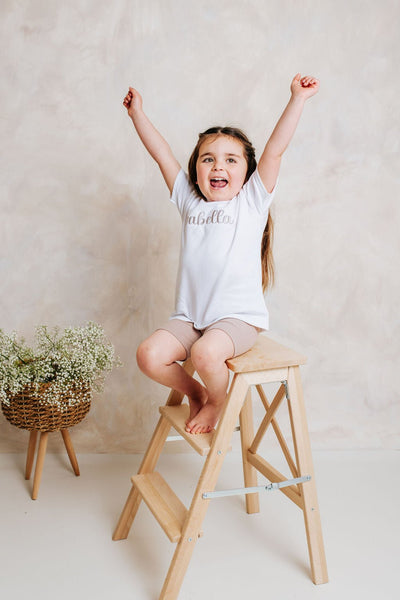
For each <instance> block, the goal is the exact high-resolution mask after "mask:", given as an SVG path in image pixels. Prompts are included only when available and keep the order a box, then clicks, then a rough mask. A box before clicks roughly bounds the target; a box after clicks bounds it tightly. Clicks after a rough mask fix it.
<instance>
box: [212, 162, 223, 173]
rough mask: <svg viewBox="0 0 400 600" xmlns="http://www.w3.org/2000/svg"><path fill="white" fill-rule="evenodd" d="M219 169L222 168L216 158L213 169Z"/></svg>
mask: <svg viewBox="0 0 400 600" xmlns="http://www.w3.org/2000/svg"><path fill="white" fill-rule="evenodd" d="M221 170H222V166H221V162H220V161H219V160H218V159H215V162H214V164H213V171H221Z"/></svg>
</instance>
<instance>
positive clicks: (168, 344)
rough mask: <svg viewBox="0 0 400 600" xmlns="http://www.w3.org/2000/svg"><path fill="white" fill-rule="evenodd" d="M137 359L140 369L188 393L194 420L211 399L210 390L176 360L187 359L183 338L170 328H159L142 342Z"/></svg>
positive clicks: (167, 384)
mask: <svg viewBox="0 0 400 600" xmlns="http://www.w3.org/2000/svg"><path fill="white" fill-rule="evenodd" d="M136 358H137V363H138V366H139V368H140V369H141V371H143V373H145V374H146V375H148V377H151V379H153V380H154V381H157V382H158V383H161V384H163V385H165V386H167V387H169V388H173V389H174V390H177V391H178V392H182V393H183V394H186V395H187V397H188V399H189V405H190V416H189V420H191V419H193V417H194V416H195V415H196V414H197V413H198V412H199V411H200V409H201V408H202V406H203V405H204V404H205V402H206V401H207V398H208V396H207V390H206V389H205V388H204V387H203V386H202V385H201V383H200V382H199V381H196V379H194V378H193V377H191V376H190V375H188V373H186V371H185V370H184V369H183V368H182V367H181V365H179V364H178V363H177V362H176V361H177V360H185V358H186V351H185V349H184V347H183V346H182V344H181V343H180V342H179V340H178V339H177V338H176V337H175V336H174V335H172V333H170V332H169V331H166V330H165V329H158V330H157V331H155V332H154V333H153V334H152V335H151V336H150V337H149V338H147V339H146V340H144V342H142V343H141V344H140V346H139V348H138V350H137V354H136Z"/></svg>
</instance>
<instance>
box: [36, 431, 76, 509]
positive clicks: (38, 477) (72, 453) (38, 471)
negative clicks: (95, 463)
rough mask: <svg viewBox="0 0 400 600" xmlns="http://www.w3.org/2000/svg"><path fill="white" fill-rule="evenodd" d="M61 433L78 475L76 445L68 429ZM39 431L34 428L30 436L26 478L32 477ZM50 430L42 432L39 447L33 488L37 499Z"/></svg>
mask: <svg viewBox="0 0 400 600" xmlns="http://www.w3.org/2000/svg"><path fill="white" fill-rule="evenodd" d="M60 431H61V435H62V438H63V440H64V444H65V448H66V450H67V453H68V457H69V460H70V461H71V465H72V468H73V470H74V473H75V475H76V476H78V475H80V471H79V466H78V461H77V459H76V454H75V451H74V447H73V446H72V442H71V438H70V435H69V431H68V429H61V430H60ZM38 433H39V432H38V431H36V430H32V431H31V433H30V436H29V444H28V452H27V455H26V467H25V479H30V478H31V473H32V467H33V462H34V459H35V450H36V442H37V437H38ZM48 436H49V432H48V431H42V432H41V433H40V440H39V447H38V451H37V458H36V467H35V476H34V478H33V490H32V500H36V499H37V497H38V494H39V486H40V481H41V479H42V472H43V465H44V458H45V456H46V450H47V441H48Z"/></svg>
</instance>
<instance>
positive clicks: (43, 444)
mask: <svg viewBox="0 0 400 600" xmlns="http://www.w3.org/2000/svg"><path fill="white" fill-rule="evenodd" d="M48 437H49V433H48V431H44V432H42V433H41V434H40V441H39V450H38V454H37V459H36V468H35V478H34V480H33V491H32V500H36V498H37V497H38V493H39V486H40V480H41V478H42V471H43V464H44V457H45V456H46V450H47V440H48Z"/></svg>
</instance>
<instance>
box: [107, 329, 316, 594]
mask: <svg viewBox="0 0 400 600" xmlns="http://www.w3.org/2000/svg"><path fill="white" fill-rule="evenodd" d="M305 362H306V359H305V358H304V357H303V356H301V355H300V354H298V353H297V352H294V351H293V350H291V349H289V348H286V347H285V346H282V345H281V344H278V343H277V342H275V341H273V340H271V339H269V338H268V337H266V336H264V335H259V336H258V340H257V343H256V345H255V346H254V347H253V348H252V349H251V350H249V351H248V352H246V353H245V354H242V355H240V356H238V357H236V358H233V359H230V360H228V361H227V365H228V367H229V369H230V370H231V371H232V372H233V378H232V382H231V385H230V388H229V392H228V396H227V401H226V404H225V408H224V411H223V413H222V415H221V418H220V420H219V423H218V427H217V429H216V431H215V432H211V433H205V434H197V435H194V434H190V433H187V432H186V431H185V421H186V419H187V416H188V410H189V407H188V406H187V405H185V404H184V405H182V400H183V396H182V394H180V393H179V392H177V391H175V390H172V391H171V393H170V395H169V397H168V400H167V403H166V405H165V406H162V407H161V408H160V413H161V416H160V419H159V421H158V424H157V427H156V429H155V431H154V434H153V437H152V438H151V441H150V444H149V447H148V449H147V452H146V454H145V456H144V458H143V461H142V464H141V466H140V468H139V472H138V474H137V475H135V476H133V477H132V479H131V480H132V488H131V491H130V494H129V496H128V499H127V501H126V504H125V506H124V509H123V511H122V513H121V516H120V518H119V521H118V524H117V527H116V529H115V532H114V535H113V540H121V539H126V538H127V537H128V534H129V531H130V528H131V526H132V523H133V520H134V518H135V515H136V513H137V510H138V508H139V505H140V502H141V500H144V501H145V503H146V504H147V506H148V507H149V508H150V510H151V512H152V513H153V515H154V516H155V517H156V519H157V521H158V522H159V523H160V525H161V527H162V528H163V529H164V531H165V533H166V534H167V536H168V538H169V539H170V540H171V542H175V543H177V546H176V549H175V553H174V556H173V558H172V562H171V565H170V568H169V571H168V574H167V577H166V579H165V582H164V586H163V588H162V590H161V594H160V600H175V599H176V598H177V596H178V594H179V590H180V588H181V585H182V582H183V578H184V576H185V573H186V570H187V567H188V565H189V562H190V558H191V555H192V552H193V550H194V546H195V543H196V541H197V539H198V538H199V537H200V536H201V535H202V532H201V526H202V523H203V520H204V517H205V514H206V511H207V508H208V504H209V502H210V499H211V498H212V497H213V496H214V495H215V496H216V495H232V494H233V493H242V494H246V510H247V512H248V513H249V514H250V513H256V512H259V491H260V490H264V489H265V490H267V491H271V490H272V489H280V491H281V492H282V493H283V494H285V495H286V496H287V497H288V498H290V500H292V501H293V502H294V503H295V504H296V505H297V506H298V507H299V508H300V509H301V510H302V511H303V515H304V522H305V528H306V535H307V543H308V550H309V557H310V564H311V577H312V580H313V582H314V583H315V584H321V583H326V582H327V581H328V574H327V567H326V559H325V551H324V544H323V538H322V530H321V520H320V514H319V508H318V500H317V491H316V485H315V478H314V471H313V463H312V456H311V447H310V440H309V435H308V429H307V421H306V413H305V407H304V401H303V394H302V387H301V380H300V372H299V365H302V364H304V363H305ZM184 368H185V369H186V371H187V372H188V373H189V374H191V375H192V374H193V372H194V369H193V366H192V364H191V361H190V359H189V360H187V361H186V362H185V363H184ZM271 382H281V385H280V387H279V389H278V391H277V393H276V395H275V397H274V399H273V400H272V402H271V403H269V402H268V400H267V397H266V395H265V393H264V390H263V388H262V384H264V383H271ZM251 386H255V388H256V390H257V392H258V394H259V396H260V398H261V401H262V403H263V405H264V407H265V410H266V415H265V417H264V418H263V420H262V422H261V424H260V426H259V429H258V431H257V433H256V435H254V427H253V414H252V402H251ZM284 398H286V399H287V403H288V410H289V416H290V422H291V429H292V437H293V446H294V451H295V458H293V457H292V456H291V453H290V450H289V447H288V445H287V443H286V441H285V439H284V436H283V435H282V432H281V430H280V428H279V425H278V423H277V420H276V417H275V413H276V411H277V409H278V407H279V406H280V405H281V403H282V401H283V399H284ZM238 418H239V422H240V436H241V445H242V459H243V472H244V483H245V486H246V487H245V488H244V489H242V490H228V491H227V492H214V489H215V485H216V483H217V479H218V476H219V472H220V470H221V467H222V463H223V461H224V458H225V455H226V453H227V451H228V450H229V449H230V442H231V438H232V434H233V431H234V429H235V426H236V423H237V420H238ZM171 426H172V427H173V428H174V429H175V430H176V431H177V432H178V433H179V434H180V435H181V436H182V437H183V438H184V439H185V440H186V441H187V442H188V443H189V444H190V445H191V446H192V447H193V448H194V449H195V450H196V451H197V452H198V453H199V454H200V455H201V456H206V457H207V458H206V459H205V463H204V466H203V469H202V472H201V475H200V478H199V481H198V484H197V487H196V491H195V493H194V496H193V499H192V503H191V505H190V508H189V509H188V510H187V509H186V507H185V506H184V505H183V504H182V502H181V501H180V500H179V498H178V497H177V496H176V495H175V493H174V492H173V490H172V489H171V488H170V487H169V485H168V484H167V483H166V481H164V479H163V478H162V476H161V475H160V474H159V473H158V472H156V471H155V467H156V464H157V462H158V459H159V456H160V454H161V452H162V449H163V446H164V444H165V441H166V439H167V437H168V434H169V431H170V429H171ZM269 426H272V428H273V429H274V432H275V435H276V437H277V439H278V442H279V444H280V446H281V448H282V451H283V454H284V456H285V458H286V461H287V463H288V467H289V469H290V471H291V474H292V476H293V480H288V479H287V477H285V476H284V475H282V473H280V472H279V471H278V470H277V469H275V468H274V467H273V466H272V465H271V464H269V463H268V462H267V461H266V460H265V459H264V458H263V457H262V456H260V455H259V454H257V450H258V448H259V445H260V443H261V440H262V439H263V437H264V435H265V433H266V431H267V429H268V427H269ZM257 472H260V473H261V474H262V475H264V476H265V477H266V478H267V479H268V480H269V481H270V482H271V484H270V485H268V486H257ZM299 482H300V483H299Z"/></svg>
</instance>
